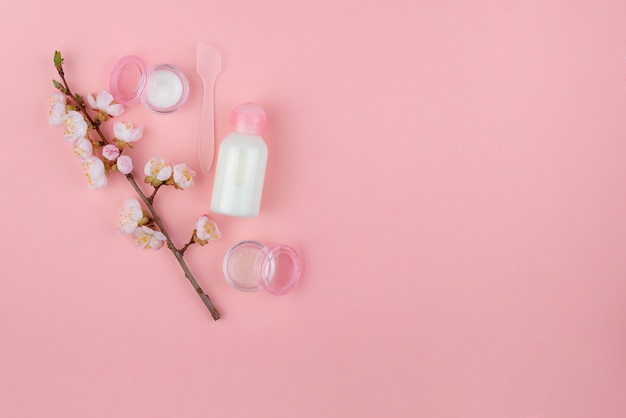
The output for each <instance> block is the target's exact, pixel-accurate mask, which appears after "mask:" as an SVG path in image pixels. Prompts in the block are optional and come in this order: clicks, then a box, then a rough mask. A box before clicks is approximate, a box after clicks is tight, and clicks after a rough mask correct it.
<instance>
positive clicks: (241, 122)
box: [230, 103, 267, 135]
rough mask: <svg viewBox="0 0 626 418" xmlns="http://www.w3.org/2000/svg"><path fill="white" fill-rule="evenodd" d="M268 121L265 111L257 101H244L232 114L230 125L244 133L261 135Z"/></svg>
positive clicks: (234, 129) (236, 130)
mask: <svg viewBox="0 0 626 418" xmlns="http://www.w3.org/2000/svg"><path fill="white" fill-rule="evenodd" d="M266 123H267V116H266V115H265V111H264V110H263V108H262V107H261V106H259V105H258V104H255V103H242V104H240V105H239V106H237V107H236V108H235V109H234V110H233V112H232V113H231V114H230V127H231V128H232V130H233V131H235V132H239V133H242V134H250V135H261V134H263V131H264V130H265V125H266Z"/></svg>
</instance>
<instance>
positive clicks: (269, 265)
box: [223, 241, 302, 296]
mask: <svg viewBox="0 0 626 418" xmlns="http://www.w3.org/2000/svg"><path fill="white" fill-rule="evenodd" d="M223 267H224V276H225V277H226V280H227V281H228V282H229V283H230V285H231V286H233V287H234V288H235V289H237V290H241V291H243V292H255V291H257V290H260V289H263V290H265V291H267V292H268V293H270V294H272V295H276V296H278V295H284V294H287V293H289V292H290V291H291V290H292V289H293V288H294V287H295V286H296V284H297V283H298V281H299V280H300V275H301V273H302V264H301V260H300V256H299V255H298V253H297V251H296V250H294V249H293V248H292V247H289V246H287V245H276V246H272V247H266V246H265V245H263V244H261V243H260V242H256V241H242V242H239V243H237V244H235V245H233V246H232V247H231V248H230V249H229V250H228V252H227V253H226V256H224V264H223Z"/></svg>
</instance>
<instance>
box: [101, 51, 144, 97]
mask: <svg viewBox="0 0 626 418" xmlns="http://www.w3.org/2000/svg"><path fill="white" fill-rule="evenodd" d="M151 71H152V65H151V64H150V62H149V61H148V60H147V59H145V58H142V57H139V56H137V55H126V56H124V57H122V58H121V59H120V60H119V61H118V62H117V63H115V66H114V67H113V70H111V76H110V78H109V89H110V90H111V94H112V95H113V97H115V100H117V101H118V102H119V103H121V104H123V105H127V104H133V103H135V102H137V101H138V100H140V99H141V98H142V97H143V95H144V93H145V91H146V87H147V85H148V80H149V79H150V72H151Z"/></svg>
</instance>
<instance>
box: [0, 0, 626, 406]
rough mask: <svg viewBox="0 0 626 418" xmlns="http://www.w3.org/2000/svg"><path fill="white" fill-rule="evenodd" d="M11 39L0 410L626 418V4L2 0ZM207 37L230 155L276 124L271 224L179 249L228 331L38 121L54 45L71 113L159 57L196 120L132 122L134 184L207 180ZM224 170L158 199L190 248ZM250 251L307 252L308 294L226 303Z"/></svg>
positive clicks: (1, 172) (0, 150)
mask: <svg viewBox="0 0 626 418" xmlns="http://www.w3.org/2000/svg"><path fill="white" fill-rule="evenodd" d="M0 29H1V31H2V37H1V40H0V51H1V52H0V53H1V54H2V59H1V62H2V65H1V67H0V68H1V69H0V72H1V73H0V74H1V75H2V77H1V79H2V92H3V97H4V99H3V100H2V104H1V105H0V106H1V108H0V110H1V114H2V117H1V120H2V135H1V136H0V145H1V147H0V176H1V179H2V182H1V186H0V187H1V188H2V195H3V204H2V205H1V208H0V215H1V219H2V221H1V222H2V225H1V226H2V227H1V232H2V239H1V240H0V254H2V263H1V264H0V278H1V280H0V416H3V417H64V418H65V417H71V418H73V417H77V418H78V417H93V418H100V417H151V418H160V417H164V418H165V417H168V418H171V417H185V418H186V417H209V416H211V417H259V418H260V417H268V418H269V417H434V418H448V417H455V418H456V417H458V418H462V417H476V418H479V417H480V418H492V417H493V418H502V417H504V418H578V417H580V418H588V417H598V418H623V417H624V416H626V396H624V393H626V354H625V353H626V303H625V300H626V281H625V278H626V257H625V256H624V252H625V250H626V192H625V184H626V183H625V182H626V164H624V155H625V153H626V141H625V138H626V117H625V115H626V79H625V78H626V3H624V1H622V0H614V1H592V0H588V1H582V0H570V1H567V0H543V1H541V0H536V1H515V2H514V1H496V0H494V1H486V0H485V1H472V2H454V1H427V0H419V1H417V0H415V1H410V0H396V1H392V0H388V1H382V0H381V1H357V0H354V1H353V0H335V1H325V2H324V1H316V2H313V1H293V0H268V1H264V2H257V1H253V0H230V1H214V0H202V1H200V0H197V1H192V0H180V1H176V2H170V3H167V2H148V1H145V0H142V1H127V0H124V1H121V0H110V1H106V2H82V1H73V2H70V1H67V0H60V1H56V2H44V1H39V0H35V1H30V2H17V1H4V2H2V4H1V5H0ZM198 41H204V42H207V43H209V44H211V45H213V46H215V47H217V48H218V49H220V50H221V51H222V53H223V60H224V66H223V72H222V74H221V76H220V77H219V79H218V84H217V118H216V123H217V126H216V129H217V133H218V137H220V138H221V137H223V136H224V135H226V133H227V132H228V115H229V112H230V110H231V109H232V108H233V107H234V106H235V105H236V104H238V103H240V102H243V101H256V102H258V103H260V104H262V105H263V106H264V107H265V108H266V110H267V113H268V116H269V123H270V126H269V129H268V131H267V135H266V139H267V142H268V144H269V148H270V160H269V168H268V172H267V182H266V189H265V195H264V200H263V205H262V214H261V216H259V217H258V218H255V219H235V218H228V217H225V216H214V218H215V219H216V220H217V221H218V223H219V225H220V226H221V229H222V232H223V239H222V240H221V241H220V242H219V243H217V244H214V245H210V246H208V247H204V248H200V247H197V248H196V247H192V248H191V249H190V250H189V252H188V256H187V259H188V262H189V264H190V266H191V269H192V270H193V271H194V272H195V273H196V275H197V278H198V280H199V281H200V283H201V285H202V286H203V287H204V289H205V290H206V291H207V292H208V293H209V294H210V295H211V296H212V298H213V299H214V301H215V303H216V304H217V305H218V307H219V309H220V310H221V312H222V314H223V319H222V320H220V321H219V322H217V323H214V322H213V321H212V320H211V319H210V317H209V315H208V312H207V311H206V309H205V308H204V306H203V305H202V304H201V302H200V300H199V298H198V297H197V295H196V294H195V293H194V291H193V289H192V288H191V286H190V285H189V283H187V281H186V279H185V278H184V277H183V276H182V272H181V270H180V268H179V267H178V265H177V263H176V262H175V260H174V258H173V257H172V255H171V254H170V253H169V252H168V251H167V250H162V251H160V252H149V251H141V250H137V249H135V248H134V246H133V244H132V243H131V241H130V240H129V239H128V238H127V237H124V236H121V235H119V234H118V233H117V232H116V230H115V220H116V217H117V212H118V210H119V208H120V207H121V205H122V202H123V200H124V199H125V198H127V197H131V196H133V192H132V190H131V188H130V186H129V185H128V184H127V183H126V182H125V180H124V179H123V178H121V177H119V176H117V177H112V178H111V179H110V182H109V186H108V187H107V189H105V190H102V191H89V190H87V188H86V184H85V181H84V179H83V177H82V172H81V169H80V166H79V162H78V160H76V159H75V158H74V157H73V156H72V155H71V150H70V148H69V147H68V145H67V144H66V143H64V142H63V141H62V139H61V130H60V129H59V128H52V127H49V126H48V125H47V120H46V119H47V109H46V106H47V96H48V95H49V93H52V92H53V89H52V85H51V82H50V80H51V79H52V78H53V77H54V76H55V71H54V68H53V66H52V55H53V51H54V50H55V49H60V50H62V51H63V54H64V56H65V57H66V70H67V73H68V78H69V81H70V83H71V84H72V85H73V87H74V89H75V90H76V91H77V92H81V93H94V92H97V91H99V90H100V89H102V88H106V87H107V80H108V74H109V70H110V69H111V67H112V66H113V64H114V63H115V61H116V60H117V59H118V58H120V57H121V56H123V55H125V54H129V53H134V54H139V55H142V56H145V57H147V58H148V59H150V60H151V61H152V62H154V63H161V62H166V63H171V64H174V65H177V66H179V67H180V68H181V69H182V70H183V71H184V72H186V73H187V75H188V76H189V79H190V84H191V95H190V99H189V102H188V104H187V105H186V106H185V108H184V109H183V110H181V111H180V112H178V113H175V114H172V115H168V116H157V115H154V114H151V113H150V112H148V111H147V110H146V109H144V108H143V107H141V106H134V107H130V108H128V110H127V112H126V113H125V114H124V115H122V117H121V120H123V121H130V122H134V123H135V124H138V125H142V126H144V127H145V135H144V138H143V139H142V140H141V142H140V143H139V144H138V146H137V148H136V150H135V151H134V152H133V156H134V157H135V159H136V161H137V165H139V166H142V165H143V163H144V162H145V161H146V160H147V159H148V158H149V157H151V156H153V155H162V156H164V157H165V158H167V159H168V160H169V161H171V162H173V163H177V162H183V161H186V162H188V163H190V164H191V165H192V166H193V167H194V168H196V169H197V170H198V171H200V170H199V168H198V161H197V154H196V134H197V130H198V122H199V112H200V97H201V94H200V90H199V88H200V85H201V84H200V80H199V78H198V77H197V76H196V75H195V47H196V43H197V42H198ZM212 174H213V173H211V174H208V175H207V174H199V175H198V177H197V179H196V180H197V184H196V186H195V187H194V188H193V189H191V190H189V191H185V192H180V191H176V190H165V191H164V192H163V193H161V194H160V195H159V196H158V198H157V203H156V205H157V208H158V209H159V210H160V211H161V212H162V214H163V216H164V218H165V222H166V224H167V226H168V227H169V229H170V230H171V231H172V235H173V236H174V239H175V241H176V242H177V244H179V245H180V244H182V243H184V242H185V241H186V240H187V238H188V236H189V234H190V233H191V230H192V228H193V223H194V221H195V219H196V218H197V216H198V215H199V214H201V213H204V212H207V211H208V206H209V200H210V193H211V188H212V179H213V177H212ZM242 239H258V240H261V241H263V242H285V243H289V244H292V245H294V246H296V247H298V248H299V249H300V250H301V252H302V254H303V255H304V258H305V264H306V271H305V276H304V278H303V280H302V282H301V283H300V284H299V285H298V287H297V288H296V289H295V290H294V291H293V292H292V293H291V294H289V295H287V296H285V297H271V296H269V295H265V294H261V293H256V294H246V293H240V292H237V291H236V290H234V289H232V288H231V287H229V285H228V284H227V283H226V281H225V280H224V278H223V276H222V273H221V260H222V257H223V256H224V254H225V252H226V250H227V249H228V247H229V246H231V245H232V244H234V243H235V242H237V241H239V240H242Z"/></svg>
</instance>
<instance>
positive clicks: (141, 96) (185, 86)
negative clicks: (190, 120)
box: [109, 55, 189, 114]
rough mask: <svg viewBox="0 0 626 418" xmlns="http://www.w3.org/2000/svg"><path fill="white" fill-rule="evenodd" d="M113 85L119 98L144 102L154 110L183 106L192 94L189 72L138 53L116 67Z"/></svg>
mask: <svg viewBox="0 0 626 418" xmlns="http://www.w3.org/2000/svg"><path fill="white" fill-rule="evenodd" d="M109 88H110V89H111V94H112V95H113V97H114V98H115V100H116V101H117V102H119V103H121V104H124V105H129V104H133V103H136V102H138V101H141V103H143V105H144V106H145V107H147V108H148V109H149V110H151V111H152V112H154V113H160V114H165V113H171V112H174V111H176V110H178V109H180V108H181V107H182V106H183V105H184V104H185V102H186V101H187V97H188V96H189V82H188V81H187V77H185V74H183V72H182V71H181V70H180V69H178V68H177V67H175V66H173V65H170V64H157V65H151V64H150V62H149V61H148V60H146V59H145V58H143V57H139V56H137V55H126V56H125V57H123V58H121V59H120V60H119V61H118V62H117V63H116V64H115V66H114V67H113V70H112V71H111V77H110V79H109Z"/></svg>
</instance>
